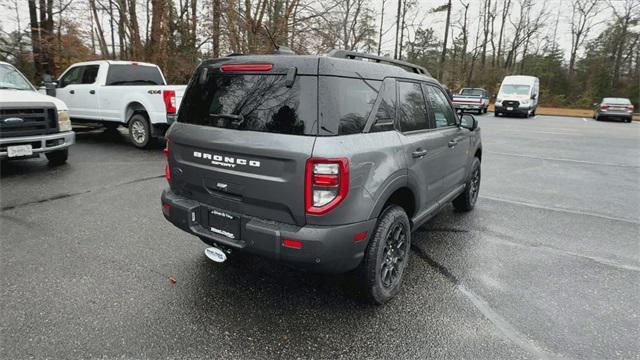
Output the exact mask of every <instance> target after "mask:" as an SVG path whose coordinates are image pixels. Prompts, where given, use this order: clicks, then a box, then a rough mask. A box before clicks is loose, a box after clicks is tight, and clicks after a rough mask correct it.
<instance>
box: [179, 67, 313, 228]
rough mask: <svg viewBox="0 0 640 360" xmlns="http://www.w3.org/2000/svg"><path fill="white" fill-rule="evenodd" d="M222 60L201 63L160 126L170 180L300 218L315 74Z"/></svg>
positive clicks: (236, 205) (251, 211)
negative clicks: (173, 115)
mask: <svg viewBox="0 0 640 360" xmlns="http://www.w3.org/2000/svg"><path fill="white" fill-rule="evenodd" d="M227 65H233V66H227V67H225V65H222V66H220V65H219V64H214V65H211V66H205V65H203V66H202V67H201V68H200V69H199V70H198V71H196V74H195V75H194V78H193V79H192V81H191V83H190V85H189V87H188V88H187V90H186V92H185V95H184V98H183V99H182V105H181V106H180V111H179V114H178V121H177V122H176V123H175V124H174V125H173V126H172V128H171V129H170V131H169V132H168V133H167V137H168V138H169V140H168V141H169V153H170V155H169V164H170V168H171V170H170V171H171V174H172V179H171V188H172V190H173V191H174V192H176V193H177V194H182V195H184V196H186V197H188V198H190V199H193V200H196V201H199V202H202V203H204V204H208V205H209V206H211V207H213V208H218V209H221V210H224V211H228V212H231V213H236V214H238V215H245V216H255V217H258V218H262V219H269V220H274V221H279V222H284V223H289V224H296V225H304V223H305V204H304V179H305V164H306V160H307V159H308V158H310V157H311V154H312V150H313V146H314V142H315V136H316V135H317V133H318V123H317V76H315V75H308V74H302V75H297V76H291V74H292V73H293V74H295V71H291V70H290V68H282V69H277V68H275V67H274V66H272V65H271V64H262V65H264V66H256V65H261V64H245V65H246V66H239V64H227ZM250 65H252V66H253V67H251V66H250ZM266 65H269V66H266Z"/></svg>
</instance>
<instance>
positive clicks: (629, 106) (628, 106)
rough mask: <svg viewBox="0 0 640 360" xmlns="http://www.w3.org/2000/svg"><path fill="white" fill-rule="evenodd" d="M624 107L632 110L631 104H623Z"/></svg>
mask: <svg viewBox="0 0 640 360" xmlns="http://www.w3.org/2000/svg"><path fill="white" fill-rule="evenodd" d="M624 108H625V109H629V110H632V111H633V105H625V106H624Z"/></svg>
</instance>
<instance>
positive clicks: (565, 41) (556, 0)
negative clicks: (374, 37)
mask: <svg viewBox="0 0 640 360" xmlns="http://www.w3.org/2000/svg"><path fill="white" fill-rule="evenodd" d="M446 1H447V0H417V3H418V5H417V9H415V10H412V12H411V13H410V14H409V15H408V16H407V18H408V19H412V18H414V16H415V15H416V14H417V16H415V18H416V21H415V23H416V24H415V25H420V26H422V27H424V28H429V27H431V28H433V29H434V30H435V32H436V34H437V36H438V37H439V38H440V39H442V38H443V35H444V25H445V19H446V12H440V13H429V10H430V9H433V8H435V7H438V6H440V5H443V4H445V3H446ZM460 1H461V0H452V9H453V10H452V15H451V21H452V22H454V23H455V22H457V21H458V20H459V19H460V17H461V11H462V9H463V7H462V5H461V3H460ZM463 1H464V2H465V3H470V7H469V21H470V30H469V33H470V35H471V39H470V44H473V42H474V38H475V32H476V28H477V26H478V17H479V14H480V6H481V3H482V1H481V0H463ZM495 1H498V2H499V4H500V5H501V4H502V2H503V1H504V0H495ZM572 1H573V0H535V3H536V7H535V8H534V11H533V13H538V11H539V9H540V8H541V7H545V8H546V9H547V10H548V11H549V12H550V13H551V14H553V15H551V16H550V17H549V20H548V21H547V22H546V23H545V25H546V26H545V28H544V29H542V32H543V33H544V34H547V33H548V34H552V33H553V28H554V26H555V20H556V16H557V14H558V13H560V15H559V21H558V30H557V37H556V39H557V41H558V43H559V45H560V47H561V48H562V49H564V50H565V57H568V52H569V49H570V46H571V32H570V25H569V22H570V20H571V13H572V12H571V4H572ZM612 1H613V2H614V3H616V2H617V3H621V1H623V0H612ZM638 1H640V0H638ZM82 2H83V0H76V4H78V3H82ZM369 2H370V4H371V5H372V7H373V8H374V9H375V10H376V11H377V13H378V15H377V16H376V21H377V22H378V24H379V21H380V10H381V8H382V0H369ZM512 2H513V3H515V4H516V5H514V6H515V7H516V8H515V9H514V10H512V14H513V15H512V18H513V19H514V20H515V19H516V18H517V14H518V10H517V3H518V2H519V0H512ZM10 3H11V4H13V3H14V0H0V9H1V10H2V13H3V14H5V15H3V19H2V22H1V23H0V26H1V27H2V29H3V30H4V31H11V30H14V29H15V28H16V26H17V22H16V20H15V13H14V12H9V13H7V4H10ZM18 3H19V6H20V9H19V13H20V22H21V27H22V28H23V29H27V28H28V22H29V9H28V5H27V1H24V0H18ZM601 7H602V8H603V11H601V12H600V14H599V17H598V19H597V21H602V22H603V24H601V25H600V26H598V27H596V28H595V29H594V30H593V31H592V32H591V33H590V34H589V38H593V37H594V36H596V35H597V34H599V33H600V31H602V29H603V27H604V22H605V21H606V20H609V19H610V18H611V11H610V10H609V9H606V7H607V5H606V2H605V1H604V0H603V2H602V5H601ZM83 8H85V7H84V6H83ZM142 8H143V6H141V7H140V10H143V9H142ZM396 10H397V0H386V4H385V20H384V22H385V26H384V29H385V31H386V33H385V35H384V36H383V41H382V52H383V54H384V53H388V54H391V55H393V47H394V39H395V16H396ZM558 10H560V11H558ZM89 16H90V15H89V14H88V13H87V14H86V18H88V17H89ZM144 21H145V19H144V18H143V16H140V22H141V26H143V24H144ZM498 21H499V20H498V19H496V32H497V31H498V29H499V26H498ZM377 28H379V25H378V26H377ZM105 31H108V26H105ZM456 31H457V30H456ZM507 34H508V33H507ZM507 36H508V35H507ZM408 37H409V38H411V39H412V38H413V29H410V30H409V34H408ZM107 39H109V36H108V35H107ZM406 39H407V37H405V41H406ZM450 41H451V40H450ZM450 41H449V45H450V44H451V42H450Z"/></svg>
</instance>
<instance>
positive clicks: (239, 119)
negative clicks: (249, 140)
mask: <svg viewBox="0 0 640 360" xmlns="http://www.w3.org/2000/svg"><path fill="white" fill-rule="evenodd" d="M209 116H210V117H212V118H217V119H230V120H231V122H232V123H233V125H235V126H240V125H242V124H243V123H244V116H242V115H240V114H237V115H236V114H209Z"/></svg>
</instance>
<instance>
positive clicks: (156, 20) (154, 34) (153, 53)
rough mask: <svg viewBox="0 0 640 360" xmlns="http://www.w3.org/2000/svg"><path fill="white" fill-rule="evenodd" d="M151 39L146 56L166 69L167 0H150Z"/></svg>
mask: <svg viewBox="0 0 640 360" xmlns="http://www.w3.org/2000/svg"><path fill="white" fill-rule="evenodd" d="M151 6H152V8H153V12H152V14H151V40H150V43H149V47H148V48H147V57H148V58H149V59H150V60H151V61H153V62H155V63H156V64H158V65H159V66H160V67H161V68H163V69H166V61H165V60H166V59H165V57H166V50H167V49H166V44H165V43H166V36H165V33H166V23H165V22H166V21H167V19H166V13H167V0H151Z"/></svg>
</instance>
